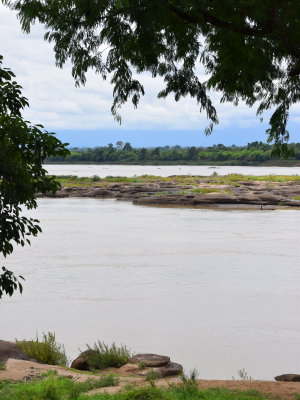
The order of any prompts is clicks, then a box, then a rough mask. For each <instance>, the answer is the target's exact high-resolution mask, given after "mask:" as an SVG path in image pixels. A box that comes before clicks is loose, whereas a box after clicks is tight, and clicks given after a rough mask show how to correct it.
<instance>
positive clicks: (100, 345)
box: [86, 341, 132, 370]
mask: <svg viewBox="0 0 300 400" xmlns="http://www.w3.org/2000/svg"><path fill="white" fill-rule="evenodd" d="M87 348H88V350H87V352H86V358H87V363H88V364H89V367H90V369H94V370H97V369H100V370H101V369H105V368H109V367H114V368H120V367H122V365H125V364H126V363H127V362H128V360H129V358H130V357H131V356H132V353H131V351H130V350H129V349H128V348H127V347H126V346H124V345H121V346H117V345H116V344H115V343H113V344H112V345H111V346H108V345H107V344H105V343H104V342H101V341H98V342H97V343H95V344H94V345H93V346H92V347H90V346H89V345H87Z"/></svg>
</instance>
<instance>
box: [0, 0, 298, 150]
mask: <svg viewBox="0 0 300 400" xmlns="http://www.w3.org/2000/svg"><path fill="white" fill-rule="evenodd" d="M2 1H3V3H4V4H8V5H10V6H11V7H12V8H14V9H16V10H17V11H18V15H19V18H20V20H21V24H22V27H23V29H24V30H25V31H26V32H29V31H30V25H31V24H32V23H34V22H35V20H38V21H39V22H41V23H42V24H44V25H45V26H46V28H47V30H48V32H47V33H46V35H45V38H46V40H48V41H49V42H53V43H54V51H55V56H56V63H57V65H58V66H59V67H62V66H63V65H64V64H65V62H66V61H67V60H68V59H71V62H72V64H73V69H72V74H73V77H74V78H75V81H76V84H77V85H80V84H84V83H85V81H86V72H87V70H88V69H89V68H92V69H94V70H95V71H96V72H97V73H99V74H100V75H101V76H102V78H103V79H106V77H107V76H108V75H110V76H111V83H112V85H113V95H114V100H113V105H112V113H113V115H114V117H115V118H116V119H117V120H118V121H120V116H119V114H118V108H119V107H121V105H122V104H124V103H125V102H127V101H128V99H129V98H131V100H132V103H133V104H134V106H135V107H136V106H137V105H138V102H139V100H140V96H141V95H143V94H144V88H143V86H142V84H141V83H140V82H139V80H138V79H136V78H135V72H136V73H141V72H144V71H149V72H150V73H151V74H152V76H153V77H157V76H161V77H163V78H164V81H165V83H166V86H165V88H164V89H163V90H162V91H161V92H160V93H158V97H160V98H165V97H166V96H168V95H169V94H171V93H173V94H174V96H175V100H176V101H178V100H179V99H180V98H181V97H185V96H188V95H189V96H191V97H193V98H195V99H196V101H197V103H198V104H199V105H200V110H204V111H205V112H206V114H207V117H208V118H209V120H210V121H211V122H210V124H209V126H208V128H207V129H206V133H207V134H208V133H210V132H211V131H212V129H213V126H214V125H215V124H217V123H218V117H217V113H216V110H215V108H214V106H213V104H212V102H211V100H210V98H209V96H208V90H210V89H213V90H216V91H220V92H221V93H222V98H221V101H222V102H224V101H228V102H232V103H233V104H235V105H237V104H238V103H239V101H241V100H242V101H244V102H245V103H246V104H247V105H249V106H253V105H254V104H256V105H257V106H258V108H257V114H258V115H262V114H263V113H264V112H265V111H267V110H269V109H271V110H272V111H273V114H272V116H271V118H270V120H269V124H270V127H269V129H268V130H267V134H268V140H269V142H272V141H273V142H274V143H275V154H276V155H287V154H288V148H287V142H288V139H289V134H288V131H287V129H286V125H287V121H288V116H289V109H290V107H291V105H292V104H295V103H297V102H298V101H299V98H300V84H299V83H300V79H299V76H300V48H299V45H298V44H299V41H300V24H299V18H300V3H299V1H298V0H261V1H259V2H258V1H257V0H247V1H245V0H224V1H220V0H201V1H200V0H151V1H149V0H13V1H12V0H2ZM104 46H105V48H104ZM105 50H106V51H105ZM200 64H202V67H203V68H204V71H205V72H206V73H207V74H208V78H207V80H206V81H202V82H201V81H200V79H199V76H198V74H197V71H199V70H198V69H197V68H198V67H199V65H200Z"/></svg>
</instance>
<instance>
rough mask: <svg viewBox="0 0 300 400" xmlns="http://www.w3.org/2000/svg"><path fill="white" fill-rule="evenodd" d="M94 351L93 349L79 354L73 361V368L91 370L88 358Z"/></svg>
mask: <svg viewBox="0 0 300 400" xmlns="http://www.w3.org/2000/svg"><path fill="white" fill-rule="evenodd" d="M92 351H93V350H86V351H84V352H83V353H81V354H79V356H78V357H77V358H75V360H73V361H72V364H71V368H74V369H79V370H80V371H89V370H90V366H89V364H88V361H87V360H88V356H89V355H90V354H91V352H92Z"/></svg>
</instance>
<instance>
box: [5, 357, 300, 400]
mask: <svg viewBox="0 0 300 400" xmlns="http://www.w3.org/2000/svg"><path fill="white" fill-rule="evenodd" d="M49 371H53V372H54V371H56V372H55V374H56V375H57V376H58V377H61V378H63V377H64V378H67V379H71V380H72V381H75V382H86V381H87V380H91V379H94V380H96V379H99V378H100V377H101V376H104V375H105V374H107V373H108V371H104V372H103V373H101V374H100V373H98V374H90V373H89V374H87V373H84V372H80V371H76V372H75V371H74V370H71V369H70V368H64V367H58V366H53V365H47V364H40V363H36V362H33V361H24V360H16V359H9V360H8V361H7V363H6V368H5V369H4V370H0V383H1V381H2V382H3V381H5V380H6V381H7V380H9V381H14V382H32V381H33V382H34V381H35V380H40V379H41V377H43V376H45V375H46V376H47V373H48V375H49ZM114 375H115V376H117V375H116V373H115V371H114ZM117 377H118V385H116V386H107V387H102V388H99V389H93V390H92V391H90V393H87V394H90V395H95V394H96V393H98V394H101V393H109V394H114V393H117V392H120V391H121V392H122V391H123V392H124V390H126V389H127V390H128V388H129V387H130V388H131V390H132V389H133V388H141V387H145V386H146V387H149V382H148V381H146V380H145V378H143V377H139V376H132V375H129V374H128V375H124V374H122V375H120V376H117ZM180 382H181V378H180V377H169V378H163V379H157V380H155V385H156V386H157V387H162V388H163V387H169V385H170V384H173V385H174V384H180ZM197 384H198V387H199V388H200V389H201V390H207V389H212V388H219V389H228V390H230V391H234V392H235V391H258V392H260V393H262V394H264V395H266V396H268V397H270V398H283V399H287V400H295V398H298V397H297V396H299V393H300V382H275V381H261V380H203V379H198V380H197ZM24 385H26V383H24ZM235 394H236V395H237V393H235ZM236 395H235V398H236ZM244 398H245V397H244Z"/></svg>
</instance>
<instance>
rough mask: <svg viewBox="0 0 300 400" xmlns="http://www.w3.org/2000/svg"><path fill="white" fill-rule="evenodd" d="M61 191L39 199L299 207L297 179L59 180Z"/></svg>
mask: <svg viewBox="0 0 300 400" xmlns="http://www.w3.org/2000/svg"><path fill="white" fill-rule="evenodd" d="M58 180H59V181H60V183H61V186H62V187H61V189H60V190H59V191H58V192H57V193H56V194H55V195H53V194H51V193H49V194H47V195H41V194H38V197H44V196H46V197H89V198H114V199H116V200H126V201H131V202H132V203H133V204H135V205H153V206H176V207H178V206H183V207H207V206H210V207H212V206H215V207H222V206H225V207H230V206H234V207H250V208H268V209H276V208H282V207H288V208H299V207H300V176H298V175H295V176H283V175H269V176H247V175H240V174H230V175H226V176H218V175H217V174H216V175H215V176H209V177H208V176H206V177H200V176H171V177H167V178H162V177H155V176H149V175H144V176H140V177H135V178H126V177H110V178H103V179H101V178H99V177H97V176H94V177H92V178H78V177H74V176H73V177H72V176H69V177H67V176H65V177H58Z"/></svg>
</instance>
